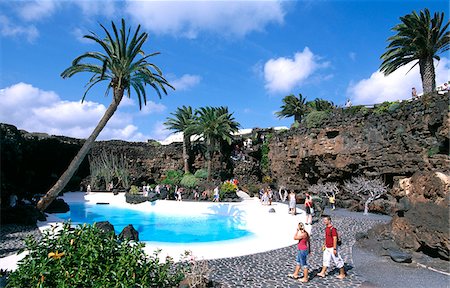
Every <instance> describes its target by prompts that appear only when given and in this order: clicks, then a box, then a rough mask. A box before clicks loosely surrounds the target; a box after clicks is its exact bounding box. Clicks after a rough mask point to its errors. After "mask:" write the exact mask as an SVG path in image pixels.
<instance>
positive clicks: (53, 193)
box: [36, 89, 123, 211]
mask: <svg viewBox="0 0 450 288" xmlns="http://www.w3.org/2000/svg"><path fill="white" fill-rule="evenodd" d="M122 97H123V89H114V98H113V101H112V103H111V104H110V105H109V107H108V109H107V110H106V112H105V114H104V115H103V117H102V119H101V120H100V122H99V123H98V124H97V127H95V129H94V131H93V132H92V134H91V136H89V138H88V139H87V140H86V141H85V142H84V144H83V146H82V147H81V149H80V151H78V154H77V155H76V156H75V158H73V160H72V162H71V163H70V165H69V167H68V168H67V170H66V171H65V172H64V173H63V174H62V175H61V177H60V178H59V179H58V181H57V182H56V183H55V185H53V187H52V188H51V189H50V190H48V192H47V193H46V194H45V196H44V197H42V198H41V200H39V202H38V203H37V206H36V207H37V208H38V209H39V210H41V211H44V210H45V209H46V208H47V207H48V205H50V203H51V202H52V201H53V200H54V199H55V198H56V197H58V194H59V193H60V192H61V191H62V190H63V189H64V187H66V185H67V183H68V182H69V180H70V179H71V178H72V176H73V174H75V172H76V171H77V169H78V167H79V166H80V164H81V162H83V159H84V157H86V155H87V153H88V152H89V150H91V148H92V145H93V144H94V141H95V139H97V136H98V134H100V132H101V131H102V130H103V128H105V126H106V123H108V121H109V119H110V118H111V117H112V116H113V115H114V112H116V110H117V107H118V106H119V103H120V101H121V100H122Z"/></svg>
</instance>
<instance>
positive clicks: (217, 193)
mask: <svg viewBox="0 0 450 288" xmlns="http://www.w3.org/2000/svg"><path fill="white" fill-rule="evenodd" d="M213 202H219V186H216V188H214V199H213Z"/></svg>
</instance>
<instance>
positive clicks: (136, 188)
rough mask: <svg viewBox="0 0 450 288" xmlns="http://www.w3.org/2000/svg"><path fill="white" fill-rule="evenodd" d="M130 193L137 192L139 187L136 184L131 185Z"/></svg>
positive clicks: (134, 193)
mask: <svg viewBox="0 0 450 288" xmlns="http://www.w3.org/2000/svg"><path fill="white" fill-rule="evenodd" d="M130 194H131V195H136V194H139V187H137V186H136V185H131V187H130Z"/></svg>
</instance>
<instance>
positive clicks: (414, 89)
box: [411, 87, 418, 99]
mask: <svg viewBox="0 0 450 288" xmlns="http://www.w3.org/2000/svg"><path fill="white" fill-rule="evenodd" d="M411 97H412V98H413V99H415V98H417V97H418V96H417V91H416V87H412V88H411Z"/></svg>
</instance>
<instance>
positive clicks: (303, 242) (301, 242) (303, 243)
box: [288, 222, 311, 283]
mask: <svg viewBox="0 0 450 288" xmlns="http://www.w3.org/2000/svg"><path fill="white" fill-rule="evenodd" d="M294 240H298V244H297V258H296V261H297V265H296V266H295V270H294V273H293V274H289V275H288V277H290V278H293V279H299V277H298V273H299V272H300V268H303V278H302V279H300V280H299V281H300V282H303V283H306V282H308V280H309V277H308V262H307V259H308V254H309V252H310V247H311V245H310V241H309V234H308V232H306V230H305V227H304V225H303V223H301V222H300V223H298V227H297V232H296V233H295V235H294Z"/></svg>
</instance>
